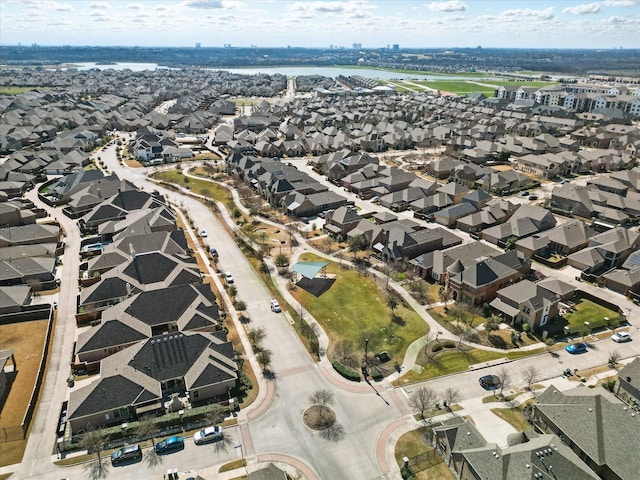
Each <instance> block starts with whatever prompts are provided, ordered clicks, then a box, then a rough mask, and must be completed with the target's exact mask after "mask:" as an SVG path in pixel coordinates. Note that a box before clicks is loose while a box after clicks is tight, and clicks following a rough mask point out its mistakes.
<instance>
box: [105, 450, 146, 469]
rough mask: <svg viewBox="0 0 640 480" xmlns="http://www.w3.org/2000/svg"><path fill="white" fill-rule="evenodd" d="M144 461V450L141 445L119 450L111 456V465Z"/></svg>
mask: <svg viewBox="0 0 640 480" xmlns="http://www.w3.org/2000/svg"><path fill="white" fill-rule="evenodd" d="M140 460H142V449H141V448H140V445H127V446H126V447H122V448H119V449H118V450H116V451H115V452H113V453H112V454H111V465H114V466H115V465H122V464H123V463H133V462H138V461H140Z"/></svg>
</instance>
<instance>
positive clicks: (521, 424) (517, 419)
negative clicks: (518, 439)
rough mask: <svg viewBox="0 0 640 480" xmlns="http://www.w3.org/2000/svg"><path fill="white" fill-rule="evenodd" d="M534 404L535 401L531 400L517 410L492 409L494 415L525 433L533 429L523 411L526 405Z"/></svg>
mask: <svg viewBox="0 0 640 480" xmlns="http://www.w3.org/2000/svg"><path fill="white" fill-rule="evenodd" d="M533 402H535V400H533V399H531V400H527V401H526V402H524V403H523V404H522V405H520V406H518V407H516V408H492V409H491V411H492V412H493V414H494V415H496V416H498V417H500V418H501V419H503V420H504V421H506V422H508V423H509V424H511V426H512V427H513V428H515V429H516V430H517V431H519V432H524V431H525V430H527V429H528V428H530V427H531V424H530V423H529V422H527V420H526V419H525V418H524V415H523V413H522V411H523V409H524V407H525V406H526V405H529V404H530V403H533Z"/></svg>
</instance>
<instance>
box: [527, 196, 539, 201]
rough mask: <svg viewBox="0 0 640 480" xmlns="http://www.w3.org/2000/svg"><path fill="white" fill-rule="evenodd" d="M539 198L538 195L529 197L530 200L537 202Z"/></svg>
mask: <svg viewBox="0 0 640 480" xmlns="http://www.w3.org/2000/svg"><path fill="white" fill-rule="evenodd" d="M537 199H538V196H537V195H529V200H537Z"/></svg>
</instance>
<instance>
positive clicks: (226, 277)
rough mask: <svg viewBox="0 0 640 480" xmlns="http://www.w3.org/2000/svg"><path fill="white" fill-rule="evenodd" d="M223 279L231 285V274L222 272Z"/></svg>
mask: <svg viewBox="0 0 640 480" xmlns="http://www.w3.org/2000/svg"><path fill="white" fill-rule="evenodd" d="M224 279H225V281H226V282H227V283H233V275H231V272H224Z"/></svg>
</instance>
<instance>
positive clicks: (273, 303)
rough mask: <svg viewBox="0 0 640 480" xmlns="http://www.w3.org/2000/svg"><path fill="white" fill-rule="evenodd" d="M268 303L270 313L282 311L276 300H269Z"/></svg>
mask: <svg viewBox="0 0 640 480" xmlns="http://www.w3.org/2000/svg"><path fill="white" fill-rule="evenodd" d="M270 303H271V311H272V312H276V313H280V312H281V311H282V309H281V308H280V304H279V303H278V301H277V300H271V302H270Z"/></svg>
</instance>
